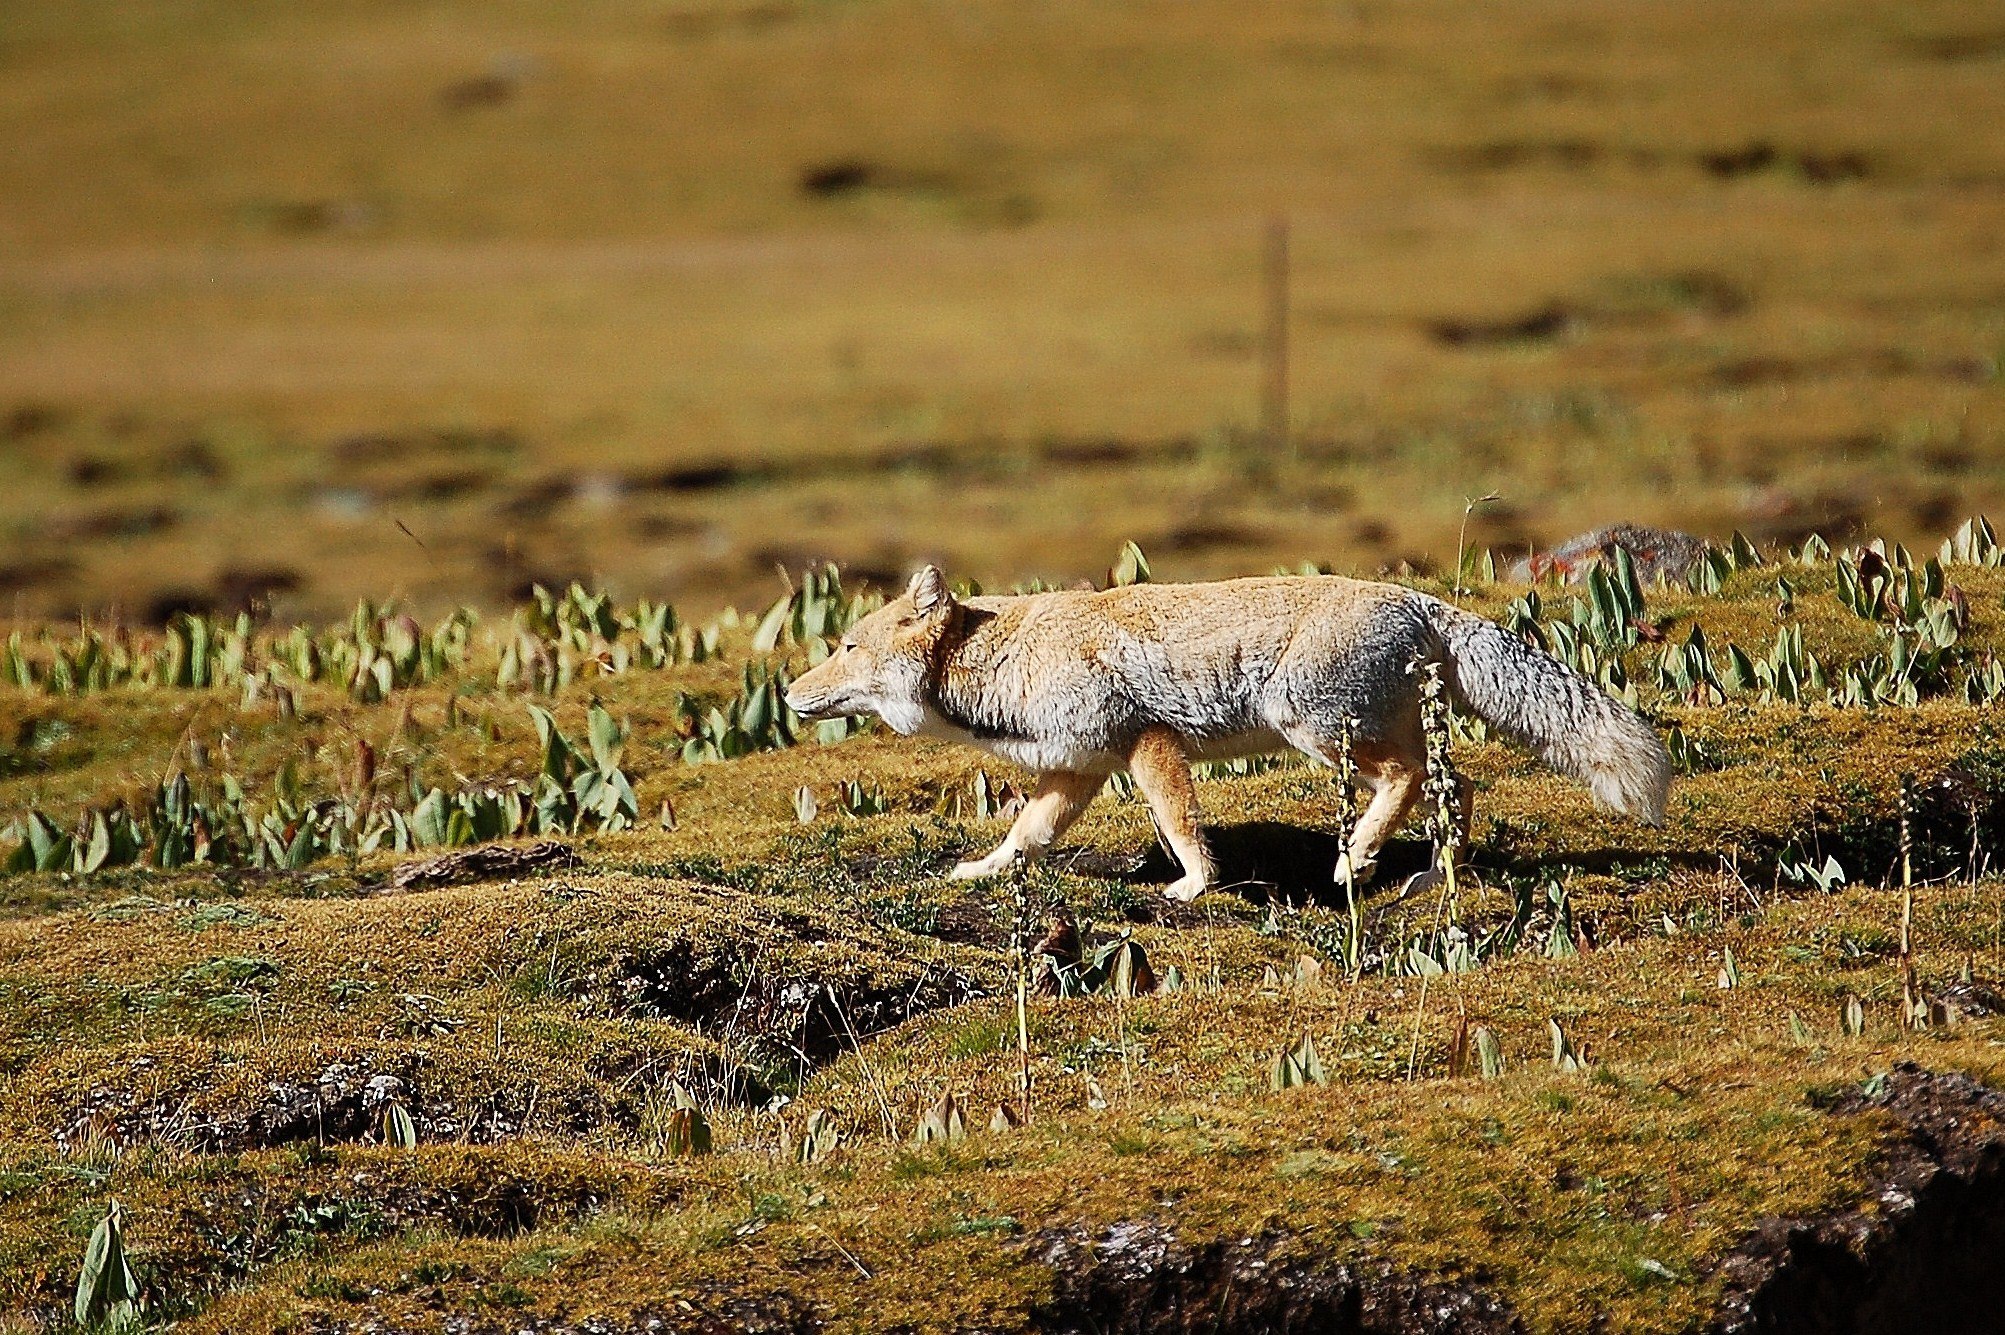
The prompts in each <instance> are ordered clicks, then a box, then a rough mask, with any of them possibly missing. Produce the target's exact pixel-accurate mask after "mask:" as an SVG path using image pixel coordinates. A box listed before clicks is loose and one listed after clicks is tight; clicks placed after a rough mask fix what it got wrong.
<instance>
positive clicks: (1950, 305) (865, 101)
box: [0, 3, 2005, 616]
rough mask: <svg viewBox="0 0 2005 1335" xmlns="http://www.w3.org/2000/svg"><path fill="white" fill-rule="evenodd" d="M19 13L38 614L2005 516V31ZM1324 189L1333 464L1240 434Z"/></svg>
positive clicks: (807, 8)
mask: <svg viewBox="0 0 2005 1335" xmlns="http://www.w3.org/2000/svg"><path fill="white" fill-rule="evenodd" d="M17 11H18V12H17V13H16V14H15V15H14V18H13V21H12V23H11V25H10V30H9V33H8V34H7V35H6V37H5V38H0V66H3V67H4V68H5V69H6V71H7V74H8V78H7V80H6V84H7V91H6V93H5V95H4V100H0V145H4V146H5V148H6V150H7V151H6V152H4V153H0V192H4V194H5V197H6V198H8V199H9V201H10V205H11V207H10V208H9V210H8V212H7V217H6V218H5V219H4V220H0V229H4V231H0V236H4V239H5V243H6V251H7V259H6V260H5V261H4V263H0V311H4V313H5V315H6V319H5V320H4V321H0V419H4V420H6V421H8V422H10V423H11V424H12V425H11V426H10V427H9V430H10V432H11V437H10V439H9V441H8V443H7V445H6V448H7V449H8V451H9V453H10V459H11V460H12V461H13V463H14V467H13V469H12V470H11V472H10V477H11V479H12V481H13V484H14V485H12V486H11V487H10V488H9V493H8V496H7V498H6V499H5V501H4V502H0V505H4V507H5V508H4V510H0V571H4V572H5V574H4V580H5V583H6V585H7V586H9V587H10V588H12V589H13V590H15V591H16V593H17V594H18V596H19V597H20V598H21V600H22V602H23V605H24V606H25V607H27V608H29V609H31V610H40V611H44V612H56V613H60V612H63V611H65V610H67V609H69V608H72V607H75V606H79V605H82V606H89V607H93V608H97V609H105V608H108V607H114V606H116V607H119V608H122V609H124V610H125V611H126V612H127V613H128V614H132V615H140V616H144V615H145V614H147V613H148V612H149V611H150V610H152V608H153V607H154V605H155V604H158V603H161V602H163V601H164V600H171V599H172V598H174V597H183V598H199V599H219V600H221V601H223V602H225V603H229V602H232V601H235V600H237V599H239V598H241V597H243V596H245V595H246V594H256V593H260V592H268V591H270V590H271V588H272V586H273V585H274V583H276V584H277V585H278V586H279V587H278V589H277V592H276V595H275V596H274V601H275V602H276V603H277V605H278V606H279V607H280V608H281V610H283V611H287V612H292V613H297V614H308V615H327V614H330V613H332V612H334V611H336V610H337V609H339V607H340V606H341V605H342V604H344V603H346V602H348V601H351V600H353V599H354V598H355V597H357V596H359V595H361V594H363V593H365V592H367V593H373V594H380V593H382V592H384V591H386V590H389V589H398V590H401V591H403V592H405V593H406V594H408V595H410V596H413V597H415V598H418V599H419V600H420V601H422V602H425V603H428V604H431V605H439V604H442V603H444V602H447V601H460V600H463V599H465V598H466V597H468V596H469V593H470V592H472V591H478V592H479V595H480V600H481V601H484V602H494V601H498V600H500V599H501V598H502V597H504V596H505V595H506V594H507V592H508V591H509V590H510V589H512V588H514V587H515V586H517V585H518V584H520V583H521V582H522V581H524V580H526V579H528V578H531V577H534V576H537V575H543V576H557V577H565V576H570V575H574V574H578V575H584V574H591V573H594V572H596V573H598V574H600V575H602V576H603V577H604V578H605V579H607V580H608V581H611V582H613V583H615V584H616V585H618V586H620V587H622V588H624V589H626V590H628V591H629V592H639V591H654V592H666V593H671V594H673V595H674V596H677V597H678V598H681V599H683V600H685V601H688V602H691V603H693V604H696V605H704V604H712V603H715V602H717V601H721V600H722V599H724V598H727V597H730V598H740V599H742V598H745V597H747V596H748V595H749V594H750V592H751V591H752V590H754V589H766V588H770V587H771V585H770V571H771V569H772V566H773V564H774V563H775V562H776V561H780V562H784V563H787V564H790V565H798V564H799V563H800V562H801V561H802V560H804V559H805V558H807V557H809V556H832V557H835V558H838V559H840V560H842V561H844V562H845V563H849V564H852V565H855V566H859V567H864V568H871V569H882V570H888V569H895V568H897V567H899V566H901V565H903V564H905V563H907V562H910V561H912V560H914V559H917V558H918V557H920V556H938V557H942V558H944V559H946V560H947V561H948V562H950V563H951V564H952V565H953V566H954V567H955V568H956V569H958V570H961V571H965V572H966V573H969V574H973V575H977V576H979V577H981V578H984V579H990V580H994V579H998V578H1008V577H1014V576H1018V575H1021V574H1024V573H1027V572H1030V571H1033V570H1034V571H1037V572H1040V573H1045V574H1058V575H1066V576H1076V575H1084V574H1090V573H1093V572H1094V570H1095V569H1096V567H1097V566H1098V564H1099V562H1101V561H1103V560H1104V559H1105V557H1104V553H1105V552H1106V551H1107V550H1109V549H1110V548H1111V547H1112V546H1113V545H1114V543H1115V541H1117V540H1118V539H1119V538H1121V537H1128V536H1135V537H1140V538H1142V539H1144V541H1145V542H1147V543H1148V544H1149V545H1150V546H1151V550H1153V551H1156V552H1157V553H1158V557H1159V560H1160V562H1161V565H1162V568H1163V569H1164V571H1165V572H1166V573H1170V574H1175V575H1202V574H1219V573H1227V572H1239V571H1245V570H1249V569H1259V568H1261V567H1263V566H1265V565H1268V564H1271V563H1274V562H1276V561H1279V560H1283V559H1286V560H1290V561H1294V560H1299V559H1301V557H1302V556H1303V555H1304V554H1305V553H1313V554H1316V555H1318V556H1319V557H1321V558H1323V559H1328V560H1334V561H1338V562H1340V563H1342V564H1345V565H1347V566H1351V567H1358V566H1363V567H1365V568H1369V567H1370V566H1371V565H1373V564H1376V563H1380V562H1387V563H1390V562H1396V561H1397V560H1399V559H1401V558H1413V559H1416V560H1418V559H1421V558H1431V559H1434V560H1437V561H1438V560H1441V559H1443V558H1444V557H1445V556H1446V554H1447V552H1448V551H1450V550H1452V539H1451V535H1452V532H1453V529H1454V526H1455V525H1456V523H1457V522H1458V521H1459V519H1460V511H1461V504H1462V500H1463V498H1464V497H1465V496H1466V495H1470V494H1480V493H1482V492H1484V491H1485V490H1488V489H1493V488H1494V489H1497V490H1500V491H1502V492H1503V493H1504V494H1505V496H1506V497H1507V498H1508V499H1509V502H1510V505H1509V506H1508V507H1507V508H1500V509H1498V510H1497V511H1495V512H1494V513H1493V514H1492V515H1491V516H1490V517H1489V518H1488V519H1487V520H1486V521H1485V522H1484V523H1483V524H1482V525H1480V526H1479V529H1478V533H1479V537H1480V538H1481V539H1482V540H1483V541H1485V542H1492V543H1496V544H1499V545H1505V546H1509V545H1514V544H1519V543H1522V542H1525V541H1530V540H1534V539H1544V540H1550V539H1553V538H1556V537H1559V536H1563V535H1564V534H1566V533H1568V532H1570V531H1573V530H1577V529H1579V528H1582V527H1585V526H1587V525H1588V524H1590V523H1594V522H1602V521H1606V520H1608V519H1611V518H1616V517H1622V518H1637V519H1653V520H1657V521H1661V522H1668V523H1674V524H1683V525H1689V526H1692V527H1696V528H1700V529H1704V530H1711V531H1715V532H1721V533H1724V532H1725V531H1726V530H1728V529H1730V528H1732V527H1734V526H1736V525H1738V526H1742V527H1748V528H1750V529H1763V530H1767V531H1770V532H1786V531H1793V530H1797V529H1800V528H1803V527H1806V526H1811V525H1822V526H1824V527H1825V528H1826V529H1827V531H1831V530H1833V529H1835V528H1841V527H1843V526H1845V525H1849V524H1867V525H1869V526H1871V527H1872V528H1873V529H1874V531H1881V532H1886V533H1888V534H1890V535H1892V536H1898V537H1911V536H1916V535H1918V534H1922V533H1930V532H1936V531H1940V530H1941V529H1942V528H1943V527H1944V526H1945V524H1946V522H1947V521H1949V520H1951V519H1952V518H1953V517H1954V516H1955V515H1956V514H1957V513H1959V512H1961V511H1962V510H1964V509H1966V508H1980V507H1982V506H1985V505H1990V506H1992V508H1994V509H1995V508H1997V506H1996V504H1995V503H1996V502H1997V501H1998V500H1999V499H2000V498H2001V496H2005V477H2001V474H2000V473H1999V471H1998V460H1999V458H2000V457H2001V455H2000V436H1999V432H2000V429H2001V421H2000V418H1999V414H1998V403H1999V398H1998V396H1997V394H1996V393H1995V389H1994V388H1993V387H1994V386H1995V382H1996V375H1997V358H1998V355H1999V350H2000V346H2001V341H2005V307H2001V305H2000V298H1999V292H2000V291H2001V280H2002V279H2005V270H2001V269H2000V260H1999V255H1998V251H1997V249H1996V247H1995V246H1994V245H1993V244H1992V241H1991V236H1990V216H1991V214H1990V207H1989V192H1990V191H1991V190H1992V189H1993V186H1994V185H1995V181H1996V180H1997V179H1998V176H1999V173H2000V171H2001V170H2005V164H2001V160H2000V153H2001V148H2002V147H2005V141H2001V140H2000V139H1999V137H1998V133H1997V131H1995V130H1994V129H1993V128H1992V127H1994V126H1997V125H2000V124H2005V114H2001V113H2005V107H2001V106H2000V105H1999V100H2000V96H2001V94H2000V93H1999V89H2000V87H2001V86H2005V85H2001V84H2000V81H1999V80H1998V79H1997V78H1996V77H1995V74H1996V65H1997V58H1996V55H1995V50H1994V47H1993V46H1987V45H1986V44H1985V40H1984V39H1985V37H1986V34H1988V33H1991V32H1992V30H1993V28H1994V27H1995V24H1994V23H1993V22H1992V16H1990V14H1989V11H1988V10H1986V9H1985V8H1984V7H1982V6H1973V5H1968V4H1934V5H1928V6H1922V7H1915V6H1908V7H1905V8H1903V9H1902V10H1901V11H1900V12H1899V13H1898V14H1892V13H1889V12H1886V11H1884V10H1881V9H1876V8H1873V7H1871V6H1859V5H1851V4H1843V3H1818V4H1809V3H1797V4H1788V5H1782V6H1768V7H1765V8H1764V9H1763V10H1762V11H1761V13H1760V14H1759V15H1751V14H1749V13H1747V12H1746V11H1745V9H1744V8H1739V7H1732V6H1722V5H1718V4H1711V3H1688V4H1680V5H1674V6H1660V7H1657V8H1654V9H1652V10H1651V11H1650V12H1649V13H1648V14H1647V15H1646V14H1639V13H1638V12H1636V11H1635V10H1634V9H1633V8H1631V7H1626V6H1612V5H1589V6H1586V7H1583V6H1581V5H1577V4H1567V5H1557V4H1543V3H1519V4H1511V5H1496V6H1487V7H1481V8H1478V9H1475V10H1471V9H1469V8H1468V7H1467V6H1461V5H1453V6H1450V5H1441V4H1434V5H1422V6H1412V5H1401V6H1398V7H1395V8H1389V9H1382V8H1380V7H1377V6H1371V5H1365V6H1357V7H1352V8H1349V9H1343V8H1339V9H1336V10H1327V11H1326V10H1316V9H1305V8H1282V9H1278V10H1270V11H1266V12H1263V13H1262V14H1260V15H1258V16H1249V15H1247V14H1246V13H1245V12H1244V8H1243V7H1241V6H1230V5H1189V4H1168V5H1150V4H1136V5H1121V6H1114V7H1096V8H1094V9H1092V10H1090V11H1087V10H1081V9H1080V8H1079V7H1077V6H1053V5H1045V4H1002V3H983V4H980V5H977V6H974V7H972V8H970V7H969V6H966V5H940V4H923V3H868V4H860V5H844V6H818V5H807V4H801V5H791V4H782V5H777V6H752V7H742V6H731V5H695V6H688V7H679V6H678V7H661V6H658V7H652V8H645V7H644V8H642V9H639V10H636V9H633V8H631V7H627V6H610V5H588V6H583V7H578V6H573V7H568V8H567V9H566V10H565V12H564V14H563V16H562V17H561V18H560V17H557V16H554V15H551V14H548V13H545V12H543V11H540V10H536V9H534V8H532V7H526V6H507V7H501V8H496V7H493V6H485V7H477V8H467V7H457V8H455V7H448V8H446V9H444V10H433V11H427V17H426V18H424V19H422V20H420V19H418V18H416V17H413V16H409V15H404V14H401V13H398V12H395V11H390V10H384V9H381V8H379V7H376V6H371V5H356V6H338V7H334V8H325V7H323V8H321V9H318V10H316V11H314V12H312V13H300V12H297V11H296V10H294V9H291V8H283V7H270V6H236V5H230V6H223V5H212V6H204V7H199V8H197V9H194V10H190V9H189V8H188V7H186V6H156V5H152V4H143V5H116V6H113V5H99V6H92V7H90V8H88V9H87V10H86V11H84V12H83V13H81V14H80V13H79V12H78V11H77V9H76V7H74V6H38V5H29V6H27V7H26V8H25V9H23V8H21V7H18V6H17ZM1987 52H1989V53H1990V54H1987ZM887 53H895V54H892V55H890V56H889V57H887ZM483 90H484V91H483ZM84 163H87V164H88V169H87V170H80V169H79V164H84ZM844 163H853V164H860V175H856V176H853V178H852V179H853V181H854V182H855V184H854V188H850V189H843V190H839V191H838V192H837V193H836V194H834V195H815V194H812V193H810V192H808V191H806V190H804V189H803V187H802V181H803V173H805V172H811V171H813V170H814V169H816V168H818V167H820V168H830V167H840V166H841V165H842V164H844ZM837 176H838V183H839V182H840V173H838V174H837ZM1275 211H1285V212H1286V213H1288V214H1289V215H1290V216H1291V217H1292V218H1293V219H1294V222H1295V256H1296V286H1295V306H1296V311H1297V322H1296V324H1297V327H1296V359H1295V365H1296V383H1297V387H1298V396H1297V414H1296V416H1297V421H1298V424H1299V426H1300V433H1299V434H1300V437H1301V444H1300V451H1299V459H1298V460H1297V461H1296V462H1295V463H1293V464H1292V465H1291V464H1290V463H1289V461H1287V460H1277V459H1275V458H1273V457H1272V456H1271V452H1270V451H1267V450H1265V449H1263V448H1260V447H1258V446H1257V445H1255V444H1254V443H1253V442H1251V441H1250V439H1249V438H1248V436H1247V428H1248V427H1249V425H1250V423H1251V420H1252V416H1253V409H1252V405H1253V400H1254V387H1255V384H1256V382H1257V367H1256V365H1255V358H1254V349H1255V346H1256V343H1257V333H1258V319H1259V317H1258V312H1259V310H1260V300H1259V294H1258V265H1259V260H1258V247H1259V240H1260V234H1261V228H1262V225H1263V220H1264V218H1265V217H1266V216H1267V215H1268V214H1269V213H1271V212H1275ZM1520 325H1521V326H1522V327H1521V328H1514V326H1520ZM1453 326H1459V327H1460V328H1461V332H1462V335H1464V336H1462V337H1460V338H1459V339H1458V336H1457V330H1456V328H1454V327H1453ZM16 409H20V410H22V411H20V412H16ZM372 440H374V441H378V442H382V443H380V444H376V445H372V444H370V441H372ZM191 446H199V448H190V447H191ZM719 467H724V468H732V469H739V470H742V472H741V474H740V475H739V478H738V480H737V481H735V482H731V483H729V484H728V485H723V486H718V485H714V484H715V483H716V481H717V480H718V478H717V476H716V475H715V474H714V473H712V474H711V475H710V476H708V477H706V476H704V475H703V470H714V469H716V468H719ZM678 472H681V473H682V474H683V476H680V477H677V476H674V475H675V474H677V473H678ZM399 521H401V522H403V523H404V524H406V525H407V526H408V527H409V528H410V529H411V530H412V532H414V533H415V534H417V535H418V537H419V539H421V540H422V542H423V548H422V550H421V549H420V548H419V547H418V546H417V545H414V543H413V542H412V540H411V539H410V538H408V537H406V536H405V535H404V534H403V533H401V532H399V530H398V528H397V523H398V522H399ZM287 572H289V575H287ZM275 577H279V578H276V579H275ZM287 586H290V587H287Z"/></svg>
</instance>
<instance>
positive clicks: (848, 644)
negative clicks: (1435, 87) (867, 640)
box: [842, 640, 856, 653]
mask: <svg viewBox="0 0 2005 1335" xmlns="http://www.w3.org/2000/svg"><path fill="white" fill-rule="evenodd" d="M854 648H856V641H855V640H844V641H843V642H842V651H843V652H844V653H848V652H849V651H850V650H852V649H854Z"/></svg>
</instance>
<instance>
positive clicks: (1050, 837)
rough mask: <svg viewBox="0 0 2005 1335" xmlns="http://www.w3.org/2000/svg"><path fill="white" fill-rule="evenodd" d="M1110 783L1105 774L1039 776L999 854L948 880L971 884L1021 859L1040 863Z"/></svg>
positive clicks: (979, 860) (961, 868)
mask: <svg viewBox="0 0 2005 1335" xmlns="http://www.w3.org/2000/svg"><path fill="white" fill-rule="evenodd" d="M1106 782H1107V776H1106V775H1104V774H1081V773H1078V772H1076V771H1073V770H1051V771H1049V772H1047V773H1044V774H1040V775H1038V776H1037V789H1036V791H1035V792H1033V793H1032V794H1031V795H1030V800H1029V801H1028V802H1026V803H1024V806H1023V810H1022V811H1020V812H1018V813H1017V817H1016V823H1015V824H1014V825H1011V826H1010V827H1009V834H1008V836H1007V837H1006V838H1004V839H1003V841H1002V842H1001V843H1000V844H998V845H996V849H995V851H994V852H993V853H990V854H989V855H988V856H987V857H984V858H974V859H971V860H970V861H967V862H963V863H961V864H959V865H958V866H956V867H955V868H954V869H953V870H952V871H950V872H948V873H947V879H948V880H950V881H971V880H974V879H976V878H977V877H982V876H996V875H999V874H1001V873H1002V872H1005V871H1008V870H1009V867H1010V864H1011V863H1013V862H1015V861H1016V860H1017V859H1018V858H1019V857H1021V858H1022V859H1023V860H1024V861H1026V862H1035V861H1037V859H1038V858H1039V857H1041V856H1042V855H1043V853H1044V850H1045V849H1047V848H1049V847H1051V845H1052V844H1053V843H1055V842H1056V841H1057V839H1058V837H1059V836H1060V835H1062V834H1064V833H1065V832H1066V830H1068V829H1070V828H1071V826H1072V822H1073V821H1075V820H1078V819H1079V813H1080V812H1082V811H1084V810H1086V808H1087V805H1088V804H1090V803H1091V802H1092V801H1093V798H1094V795H1095V794H1097V793H1098V792H1099V791H1100V786H1101V785H1102V784H1104V783H1106Z"/></svg>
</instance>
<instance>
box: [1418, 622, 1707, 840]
mask: <svg viewBox="0 0 2005 1335" xmlns="http://www.w3.org/2000/svg"><path fill="white" fill-rule="evenodd" d="M1426 602H1427V612H1428V616H1429V618H1430V619H1431V620H1432V621H1433V622H1434V626H1435V629H1436V630H1438V631H1439V632H1440V635H1441V638H1442V640H1443V641H1444V643H1445V644H1446V646H1447V650H1448V664H1447V668H1448V671H1447V674H1446V675H1447V677H1448V679H1449V685H1450V689H1451V690H1453V692H1454V693H1455V696H1456V698H1457V700H1458V702H1459V703H1461V704H1462V705H1464V706H1465V707H1467V708H1468V710H1469V711H1470V712H1471V713H1473V714H1475V715H1476V717H1477V718H1480V719H1482V720H1483V721H1484V722H1485V723H1487V724H1489V725H1490V726H1491V727H1493V728H1496V729H1497V730H1498V731H1499V732H1502V733H1503V734H1504V735H1505V736H1507V737H1509V738H1511V739H1512V740H1513V741H1516V742H1519V743H1521V744H1522V745H1524V746H1527V747H1529V748H1530V749H1531V750H1532V751H1533V753H1534V754H1536V755H1537V756H1538V757H1539V759H1541V760H1543V761H1545V763H1546V764H1548V765H1550V766H1551V767H1552V768H1553V769H1554V770H1556V771H1557V772H1559V773H1561V774H1564V775H1566V776H1567V777H1568V778H1572V779H1578V780H1580V781H1581V782H1582V783H1584V784H1586V785H1587V786H1588V787H1589V788H1590V789H1591V790H1592V791H1593V793H1594V800H1595V803H1596V804H1597V805H1598V806H1601V807H1603V808H1605V809H1607V810H1610V811H1619V812H1621V813H1623V814H1624V815H1628V816H1634V817H1635V818H1636V819H1638V820H1640V821H1642V822H1644V823H1645V824H1647V825H1661V824H1663V821H1664V802H1665V799H1666V798H1667V797H1669V796H1670V792H1671V757H1670V754H1669V753H1668V752H1666V751H1665V750H1664V744H1663V742H1661V741H1659V740H1658V738H1657V733H1656V730H1655V729H1653V728H1652V727H1651V726H1650V725H1649V724H1648V723H1647V722H1645V721H1644V720H1643V718H1642V717H1641V716H1640V715H1639V714H1637V712H1636V711H1635V710H1633V709H1631V708H1629V706H1627V705H1625V704H1623V703H1622V702H1621V701H1620V700H1617V699H1615V698H1614V697H1613V696H1611V695H1609V694H1608V692H1606V691H1604V690H1602V689H1601V688H1600V687H1599V686H1597V685H1595V684H1594V683H1593V682H1591V681H1589V680H1588V679H1587V678H1585V677H1583V676H1581V675H1580V674H1579V673H1578V672H1575V671H1574V670H1573V669H1572V668H1570V667H1568V666H1566V664H1564V663H1562V662H1560V661H1559V660H1558V659H1556V658H1554V657H1553V656H1552V655H1551V654H1548V653H1546V652H1545V651H1544V650H1541V649H1537V648H1534V647H1533V646H1531V645H1529V644H1526V643H1525V642H1524V641H1523V640H1520V639H1518V638H1517V637H1516V636H1513V635H1509V634H1506V633H1505V631H1504V630H1503V628H1502V627H1500V626H1498V625H1497V624H1496V623H1494V622H1492V621H1488V620H1485V619H1484V618H1483V617H1479V616H1475V615H1473V614H1471V613H1468V612H1464V611H1463V610H1462V609H1460V608H1458V607H1453V606H1451V605H1449V604H1448V603H1444V602H1442V601H1441V600H1440V599H1438V598H1428V599H1426Z"/></svg>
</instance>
